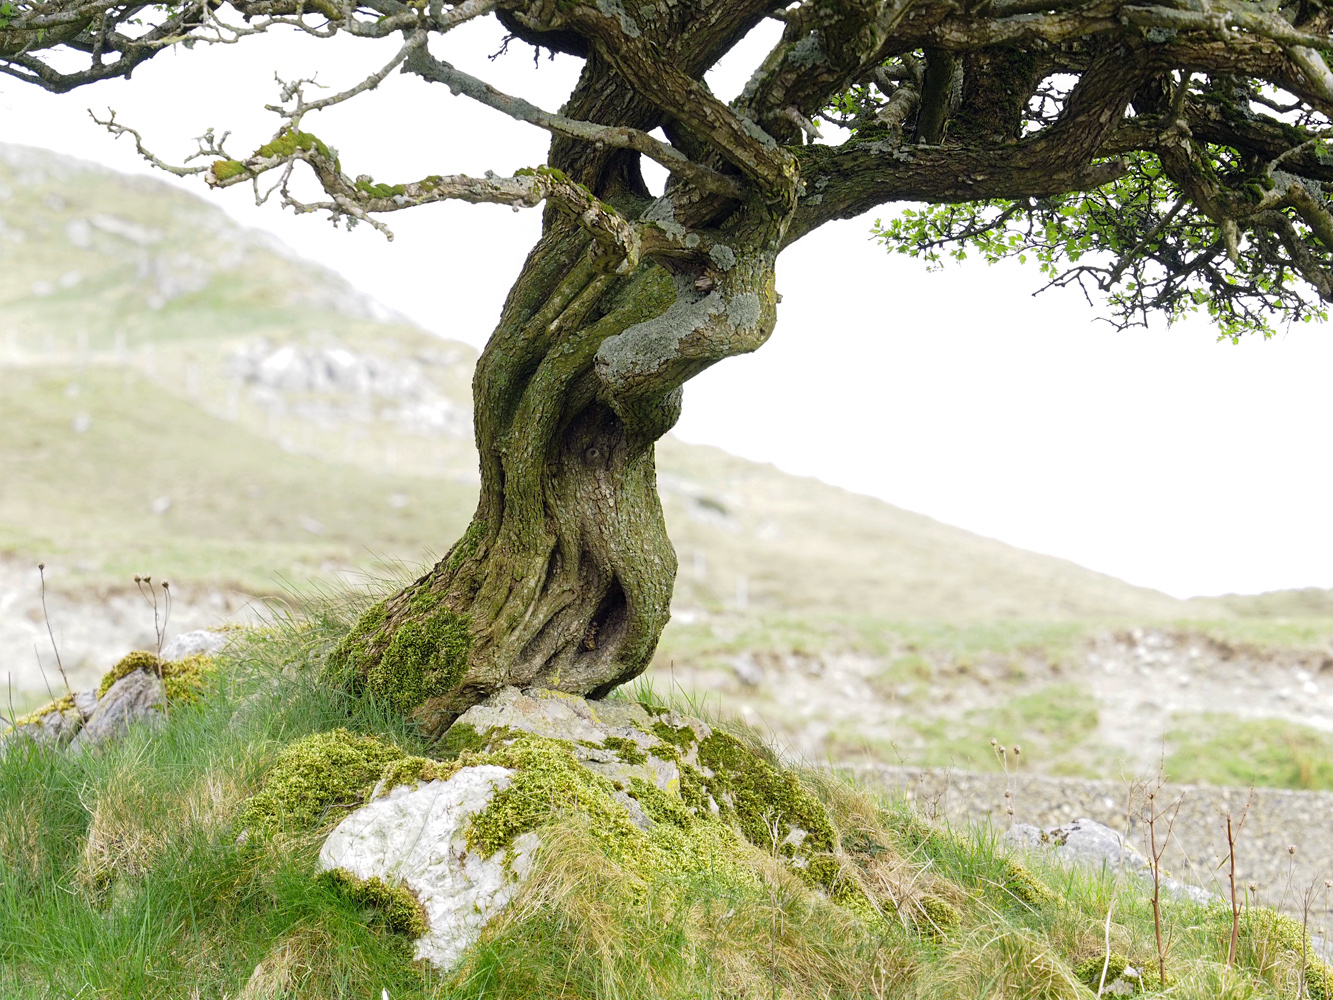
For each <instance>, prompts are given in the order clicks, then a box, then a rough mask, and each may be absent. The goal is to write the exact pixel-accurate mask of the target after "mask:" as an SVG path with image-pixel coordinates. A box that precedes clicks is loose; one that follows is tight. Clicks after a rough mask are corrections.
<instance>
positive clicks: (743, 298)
mask: <svg viewBox="0 0 1333 1000" xmlns="http://www.w3.org/2000/svg"><path fill="white" fill-rule="evenodd" d="M760 314H761V303H760V301H759V296H758V295H757V294H756V293H754V292H741V293H740V294H739V295H733V296H732V297H731V298H729V299H728V300H727V321H728V322H729V323H731V325H732V326H734V327H736V329H738V330H749V329H753V328H754V327H756V326H758V325H759V317H760Z"/></svg>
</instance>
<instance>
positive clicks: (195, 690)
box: [97, 650, 217, 705]
mask: <svg viewBox="0 0 1333 1000" xmlns="http://www.w3.org/2000/svg"><path fill="white" fill-rule="evenodd" d="M216 669H217V661H215V660H214V659H213V658H212V657H211V656H208V655H207V654H205V653H195V654H194V655H193V656H187V657H185V658H184V659H182V660H161V659H158V657H157V655H156V654H155V653H150V652H148V651H147V650H136V651H134V652H133V653H128V654H127V655H125V656H123V657H121V659H120V661H119V662H118V663H117V664H116V665H115V666H114V667H112V668H111V669H110V670H108V671H107V672H106V673H105V674H104V675H103V677H102V680H101V683H99V684H98V685H97V697H99V698H101V697H102V696H103V695H105V694H106V693H107V692H108V691H110V690H111V686H112V685H113V684H115V683H116V681H118V680H120V679H121V678H122V677H126V676H128V675H129V674H131V673H133V672H134V671H136V670H142V671H145V672H146V673H150V674H156V675H157V676H158V677H161V678H162V686H163V688H165V689H166V693H167V704H169V705H176V704H181V705H185V704H189V703H191V702H194V701H198V700H199V697H200V695H202V694H203V692H204V690H205V688H206V687H207V684H208V677H209V675H210V674H211V673H213V672H214V671H215V670H216Z"/></svg>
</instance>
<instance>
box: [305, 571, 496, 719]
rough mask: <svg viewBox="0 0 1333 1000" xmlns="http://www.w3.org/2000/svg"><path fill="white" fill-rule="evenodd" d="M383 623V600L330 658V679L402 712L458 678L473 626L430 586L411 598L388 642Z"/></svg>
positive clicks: (443, 691)
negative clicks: (357, 688) (443, 602)
mask: <svg viewBox="0 0 1333 1000" xmlns="http://www.w3.org/2000/svg"><path fill="white" fill-rule="evenodd" d="M387 625H388V606H387V604H386V603H385V602H380V603H379V604H376V605H373V606H372V607H370V608H368V609H367V610H366V611H365V612H364V613H363V614H362V615H361V617H360V618H359V619H358V620H357V623H356V625H354V626H353V627H352V631H351V632H349V633H348V634H347V636H346V637H345V638H344V639H343V641H342V642H341V643H339V644H338V647H337V649H335V650H334V652H333V655H332V656H331V657H330V658H329V668H330V672H331V675H332V677H331V679H332V680H334V681H335V682H338V683H351V684H352V685H353V686H360V687H362V688H364V689H365V690H366V691H369V692H370V693H371V694H373V695H374V696H375V697H377V698H379V699H381V700H382V701H384V702H385V703H386V704H388V705H389V706H391V707H392V708H394V709H395V710H396V711H399V712H402V713H403V714H406V713H408V712H410V711H411V710H412V709H414V708H416V707H417V706H418V705H420V704H422V703H423V702H425V701H426V700H427V699H429V698H434V697H437V696H439V695H443V694H446V693H447V692H448V691H450V690H451V689H452V688H453V687H454V686H455V685H456V684H457V683H458V682H459V680H461V679H462V677H463V674H464V673H465V672H466V671H467V659H468V653H469V651H470V650H471V648H472V630H471V627H470V625H469V622H468V619H467V618H466V617H464V616H463V615H460V614H457V613H455V612H454V611H452V610H450V609H449V608H447V607H444V606H443V605H442V604H441V603H440V599H439V597H438V596H437V595H436V594H435V593H434V592H433V591H431V590H430V589H429V588H428V587H422V588H421V589H420V590H419V591H418V592H417V593H416V594H415V595H414V596H413V597H412V599H411V600H410V601H409V603H408V608H407V614H406V616H405V617H404V618H402V619H401V620H399V622H398V623H397V625H396V626H395V627H394V629H393V631H392V635H390V636H389V637H388V642H387V644H386V643H385V633H386V631H387Z"/></svg>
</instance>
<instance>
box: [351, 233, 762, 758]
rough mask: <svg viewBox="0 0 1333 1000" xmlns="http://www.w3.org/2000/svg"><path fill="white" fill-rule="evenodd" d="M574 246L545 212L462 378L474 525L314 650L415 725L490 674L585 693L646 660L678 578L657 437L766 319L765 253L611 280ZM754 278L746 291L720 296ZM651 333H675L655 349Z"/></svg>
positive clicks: (750, 345) (450, 715)
mask: <svg viewBox="0 0 1333 1000" xmlns="http://www.w3.org/2000/svg"><path fill="white" fill-rule="evenodd" d="M737 236H740V234H737ZM760 242H761V243H767V244H769V245H774V246H775V245H776V243H777V232H776V231H771V232H770V233H769V237H768V238H767V239H766V240H761V241H760ZM590 244H591V241H590V239H589V238H588V236H587V235H586V233H584V232H583V231H582V230H580V229H579V228H578V227H577V226H575V225H573V224H572V223H568V222H565V221H564V220H561V219H559V218H556V217H548V224H547V230H546V233H545V235H544V236H543V238H542V240H541V241H540V242H539V243H538V245H537V246H536V248H535V249H534V250H533V251H532V253H531V254H530V256H529V258H528V260H527V263H526V265H525V267H524V269H523V272H522V274H521V275H520V277H519V279H518V281H517V282H516V284H515V285H514V287H513V288H512V289H511V291H510V294H509V297H508V300H507V302H506V304H505V308H504V311H503V313H502V315H501V319H500V324H499V326H498V327H497V328H496V330H495V332H494V334H493V335H492V337H491V339H490V342H489V343H488V344H487V347H486V349H485V351H484V352H483V353H482V355H481V358H480V359H479V361H478V363H477V368H476V373H475V375H474V378H473V404H474V411H475V421H476V440H477V449H478V452H479V454H480V463H481V495H480V500H479V502H478V505H477V511H476V513H475V514H474V515H473V519H472V522H471V525H470V526H469V528H468V529H467V532H466V533H465V534H464V536H463V537H462V538H461V539H460V540H459V541H458V542H457V543H456V544H455V545H454V546H453V548H451V549H450V551H449V553H448V554H447V555H446V556H445V557H444V558H443V559H441V560H440V562H439V563H437V564H436V565H435V566H434V567H432V568H431V569H430V571H429V572H427V573H426V574H425V575H423V576H422V577H421V578H420V579H418V580H416V581H415V582H414V583H412V584H411V585H410V586H408V587H406V588H404V589H403V590H402V591H401V592H400V593H398V594H396V595H394V596H393V597H392V598H390V599H389V600H387V601H385V602H383V603H381V604H378V605H376V606H375V607H373V608H371V609H370V610H369V611H368V612H366V614H365V615H363V617H362V618H361V620H360V621H359V622H358V623H357V625H356V627H355V628H354V629H353V630H352V632H351V633H350V634H349V635H348V637H347V638H346V639H345V640H344V642H343V643H342V644H341V645H340V647H339V648H338V650H337V652H336V653H335V655H334V656H333V657H332V658H331V661H330V662H331V666H333V667H335V668H336V669H338V670H340V671H343V673H344V676H343V680H344V681H345V682H347V683H350V684H351V686H352V687H353V688H354V689H358V690H369V691H370V692H371V693H372V694H373V695H375V696H376V697H379V698H381V699H383V700H384V701H385V702H387V703H388V704H389V705H391V706H392V707H394V708H396V709H398V710H400V711H403V712H404V713H406V714H409V715H410V716H411V717H412V718H413V719H414V720H415V721H416V722H417V723H418V724H419V725H420V727H421V728H422V730H423V731H424V732H425V733H426V734H428V735H437V734H440V733H442V732H443V731H444V730H445V729H447V728H448V726H449V725H450V724H451V723H452V721H453V719H454V718H456V717H457V716H458V715H459V714H460V713H461V712H463V711H465V710H466V709H467V708H468V707H469V706H470V705H472V704H475V703H476V702H477V701H479V700H480V699H482V698H484V697H485V696H486V695H487V694H489V693H490V692H492V691H494V690H497V689H498V688H500V687H503V686H506V685H516V686H520V687H522V686H529V685H536V686H543V687H549V688H553V689H556V690H562V691H569V692H571V693H577V694H582V695H591V696H593V697H600V696H602V695H604V694H606V693H607V692H609V691H610V690H611V689H612V688H614V687H616V686H617V685H619V684H623V683H625V682H626V681H628V680H630V679H632V678H633V677H635V676H637V675H638V674H640V673H641V672H642V671H643V670H644V669H646V668H647V666H648V664H649V662H650V661H651V659H652V656H653V652H654V650H655V649H656V646H657V641H658V637H659V636H660V634H661V631H662V628H663V627H664V626H665V625H666V622H667V619H668V617H669V605H670V600H671V591H672V587H673V584H674V581H675V572H676V556H675V552H674V550H673V548H672V546H671V543H670V540H669V539H668V537H667V533H666V525H665V522H664V520H663V516H662V508H661V503H660V501H659V498H658V495H657V477H656V467H655V459H654V442H656V441H657V439H658V438H660V437H661V436H662V435H663V434H665V433H666V432H667V431H668V430H669V429H670V428H671V427H672V425H674V423H675V422H676V419H677V418H678V416H679V414H680V399H681V390H680V386H681V385H682V384H683V383H684V382H685V381H686V380H687V379H688V378H690V377H692V376H693V375H694V374H697V372H699V371H701V370H702V369H703V368H705V367H707V366H708V365H710V364H712V363H713V362H714V361H715V360H717V359H718V357H721V356H725V355H727V354H732V353H739V352H740V351H746V350H753V349H754V348H756V347H758V346H759V345H760V344H761V343H763V342H764V340H766V339H767V337H768V334H769V333H770V332H771V331H772V328H773V323H774V320H775V315H776V314H775V305H776V294H775V293H774V292H773V269H772V261H773V259H774V257H775V256H776V252H775V250H771V251H763V252H759V253H757V254H753V255H748V257H749V263H748V264H747V260H746V259H738V260H735V261H731V260H729V259H728V261H727V263H728V268H727V273H726V274H723V273H718V274H717V275H716V277H714V276H713V275H711V274H708V273H701V274H696V273H695V272H693V271H689V272H686V273H675V274H673V273H671V272H670V271H668V269H667V268H666V267H664V266H663V265H662V264H661V263H653V262H645V263H643V264H641V265H640V266H639V267H638V268H637V269H636V270H635V271H634V272H633V273H631V274H629V275H623V276H621V275H616V274H614V273H608V272H607V270H605V269H600V270H599V267H598V261H597V260H596V255H595V254H591V253H589V249H590ZM742 245H743V243H742V242H741V240H739V239H738V240H734V241H732V243H731V246H735V247H740V246H742ZM730 252H734V251H730ZM746 256H747V255H742V257H743V258H745V257H746ZM714 281H717V282H718V283H719V285H718V287H717V288H716V289H715V288H714V286H713V283H714ZM756 282H757V286H758V287H759V288H760V289H761V290H762V292H763V301H762V302H761V300H760V296H758V295H753V294H752V293H750V294H749V295H747V293H744V292H741V293H738V294H737V295H733V296H732V297H730V298H727V297H725V296H724V294H723V293H724V292H725V291H726V287H729V286H730V285H736V286H738V287H742V288H752V287H756ZM751 299H753V302H755V303H759V305H758V306H757V307H756V308H757V311H756V312H755V314H754V315H753V316H750V317H748V318H747V319H748V325H745V324H742V325H743V326H744V329H745V330H746V331H747V332H748V336H747V337H744V338H740V339H739V340H736V339H734V340H733V341H732V342H729V343H720V342H719V341H720V338H719V336H718V332H719V331H718V330H717V329H715V326H716V325H717V324H716V323H715V322H714V321H715V320H720V321H722V322H723V324H724V325H726V331H725V332H728V333H732V332H734V331H733V330H732V329H731V328H732V327H733V326H735V323H734V322H733V321H734V320H735V319H736V316H735V313H736V312H737V309H736V303H737V302H738V301H740V302H745V303H749V302H750V301H751ZM673 317H674V319H673ZM657 324H662V325H663V327H662V328H664V329H669V330H670V331H671V336H670V337H669V338H667V340H668V341H669V343H667V344H666V345H665V346H666V348H667V349H666V350H665V351H664V350H663V344H662V343H661V338H660V337H657V338H655V337H654V336H653V334H654V333H655V332H656V331H658V329H659V327H658V326H657ZM709 324H712V325H709ZM613 348H614V349H613ZM655 352H656V353H655ZM613 390H614V391H613Z"/></svg>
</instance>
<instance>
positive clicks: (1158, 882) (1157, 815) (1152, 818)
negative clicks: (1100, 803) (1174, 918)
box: [1148, 772, 1185, 986]
mask: <svg viewBox="0 0 1333 1000" xmlns="http://www.w3.org/2000/svg"><path fill="white" fill-rule="evenodd" d="M1163 784H1164V782H1163V780H1162V777H1161V774H1160V772H1159V774H1158V777H1157V779H1156V781H1155V782H1154V784H1153V785H1151V786H1150V787H1149V788H1148V845H1149V848H1148V849H1149V851H1150V853H1151V855H1152V922H1153V934H1154V936H1155V937H1156V940H1157V976H1158V979H1159V980H1161V984H1162V985H1163V986H1166V954H1167V952H1168V951H1169V950H1170V948H1171V939H1170V935H1168V936H1167V941H1166V942H1165V944H1163V942H1162V856H1163V855H1164V854H1165V853H1166V845H1167V844H1169V843H1170V842H1171V831H1172V830H1173V829H1174V828H1175V825H1176V817H1177V816H1179V815H1180V807H1181V805H1182V804H1183V803H1184V801H1185V796H1184V795H1183V794H1182V795H1181V796H1179V797H1178V798H1177V799H1176V800H1175V801H1174V802H1173V803H1171V805H1169V806H1167V807H1166V808H1165V809H1164V810H1162V811H1161V812H1158V811H1157V793H1158V792H1160V791H1161V790H1162V785H1163ZM1168 816H1169V817H1170V818H1169V820H1168V821H1167V825H1166V835H1165V836H1164V837H1163V838H1162V841H1161V843H1160V844H1159V843H1158V842H1157V823H1158V821H1159V820H1161V819H1163V818H1166V817H1168Z"/></svg>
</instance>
